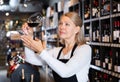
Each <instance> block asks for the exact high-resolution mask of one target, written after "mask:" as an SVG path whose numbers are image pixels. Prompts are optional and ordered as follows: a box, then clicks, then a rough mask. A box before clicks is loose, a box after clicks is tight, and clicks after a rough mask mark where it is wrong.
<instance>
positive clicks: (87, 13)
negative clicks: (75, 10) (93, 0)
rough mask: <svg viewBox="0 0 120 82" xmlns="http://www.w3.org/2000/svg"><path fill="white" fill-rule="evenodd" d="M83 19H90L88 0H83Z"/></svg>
mask: <svg viewBox="0 0 120 82" xmlns="http://www.w3.org/2000/svg"><path fill="white" fill-rule="evenodd" d="M84 19H90V0H85V1H84Z"/></svg>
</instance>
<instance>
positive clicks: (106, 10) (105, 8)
mask: <svg viewBox="0 0 120 82" xmlns="http://www.w3.org/2000/svg"><path fill="white" fill-rule="evenodd" d="M109 14H110V0H102V2H101V15H102V16H105V15H109Z"/></svg>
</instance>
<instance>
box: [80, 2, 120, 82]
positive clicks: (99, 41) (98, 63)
mask: <svg viewBox="0 0 120 82" xmlns="http://www.w3.org/2000/svg"><path fill="white" fill-rule="evenodd" d="M81 3H82V7H83V10H82V11H83V12H82V13H83V14H82V15H83V17H84V18H83V25H84V26H83V27H84V31H85V32H84V35H85V37H86V38H87V39H88V38H89V40H87V41H88V42H87V44H89V45H91V47H92V61H91V68H90V72H89V78H90V81H91V82H119V81H120V65H119V64H120V1H118V0H89V1H87V0H85V1H81ZM86 4H87V7H86ZM86 10H87V12H88V10H89V13H90V14H89V15H87V16H88V17H87V16H86ZM86 17H87V18H86ZM88 25H89V33H88V32H87V31H88V29H86V27H87V26H88ZM101 78H104V79H101Z"/></svg>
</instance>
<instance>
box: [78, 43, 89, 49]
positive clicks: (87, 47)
mask: <svg viewBox="0 0 120 82" xmlns="http://www.w3.org/2000/svg"><path fill="white" fill-rule="evenodd" d="M78 49H86V50H88V49H89V50H91V46H90V45H89V44H82V45H78Z"/></svg>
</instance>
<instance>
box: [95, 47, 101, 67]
mask: <svg viewBox="0 0 120 82" xmlns="http://www.w3.org/2000/svg"><path fill="white" fill-rule="evenodd" d="M95 54H96V59H95V65H96V66H98V67H100V66H101V60H100V53H99V49H96V50H95Z"/></svg>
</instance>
